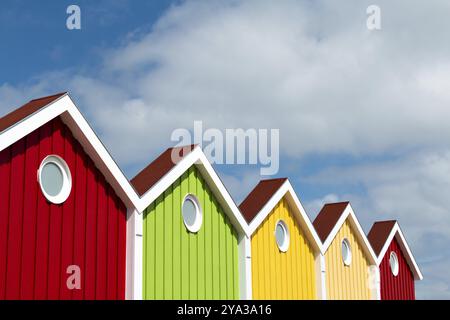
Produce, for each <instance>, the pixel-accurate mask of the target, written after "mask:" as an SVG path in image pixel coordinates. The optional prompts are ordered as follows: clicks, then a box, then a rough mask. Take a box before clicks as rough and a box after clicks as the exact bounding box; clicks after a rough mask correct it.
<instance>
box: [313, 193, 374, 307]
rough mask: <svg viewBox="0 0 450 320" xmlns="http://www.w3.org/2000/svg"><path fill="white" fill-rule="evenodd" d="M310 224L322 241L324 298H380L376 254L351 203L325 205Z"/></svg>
mask: <svg viewBox="0 0 450 320" xmlns="http://www.w3.org/2000/svg"><path fill="white" fill-rule="evenodd" d="M313 225H314V228H315V229H316V231H317V234H318V235H319V237H320V239H321V240H322V252H323V255H324V257H325V279H326V280H325V282H326V286H325V289H326V297H327V299H330V300H336V299H337V300H351V299H354V300H366V299H379V297H378V295H377V292H378V289H377V288H378V283H377V279H378V268H377V267H376V256H375V253H374V252H373V250H372V247H371V246H370V243H369V241H368V239H367V237H366V235H365V234H364V232H363V230H362V228H361V225H360V224H359V222H358V219H357V218H356V216H355V213H354V212H353V209H352V207H351V205H350V203H349V202H340V203H332V204H326V205H325V206H324V207H323V208H322V210H321V211H320V212H319V214H318V216H317V217H316V219H315V220H314V222H313Z"/></svg>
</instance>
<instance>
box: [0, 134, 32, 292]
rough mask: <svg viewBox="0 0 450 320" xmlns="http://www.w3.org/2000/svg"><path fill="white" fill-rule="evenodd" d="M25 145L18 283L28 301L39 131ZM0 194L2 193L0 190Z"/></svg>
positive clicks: (30, 136)
mask: <svg viewBox="0 0 450 320" xmlns="http://www.w3.org/2000/svg"><path fill="white" fill-rule="evenodd" d="M26 145H27V146H26V148H27V151H26V155H25V190H24V194H25V195H27V201H25V203H24V210H23V242H22V252H23V253H22V257H21V258H22V262H21V265H22V273H21V281H20V283H21V294H20V298H21V299H26V300H30V299H33V298H34V266H35V254H36V211H37V192H38V183H37V181H36V173H37V170H38V167H39V131H34V132H32V133H30V134H29V135H28V136H27V138H26ZM0 165H1V164H0ZM0 179H2V177H0ZM0 192H3V191H1V190H0ZM0 203H7V202H2V201H1V200H0ZM5 207H6V205H5ZM1 211H3V210H1ZM5 213H6V212H5ZM0 214H1V213H0ZM0 224H1V222H0ZM0 232H1V231H0ZM5 234H6V233H5ZM0 241H1V240H0ZM0 269H1V268H0ZM0 297H1V295H0Z"/></svg>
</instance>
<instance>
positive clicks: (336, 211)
mask: <svg viewBox="0 0 450 320" xmlns="http://www.w3.org/2000/svg"><path fill="white" fill-rule="evenodd" d="M347 219H349V222H350V225H351V226H352V229H353V230H354V232H355V236H356V238H357V239H358V240H359V243H360V245H361V246H362V249H363V251H364V252H365V253H366V256H367V257H368V259H369V261H370V262H371V263H373V264H376V260H377V258H376V255H375V252H374V251H373V249H372V246H371V245H370V242H369V240H368V239H367V237H366V234H365V233H364V231H363V229H362V227H361V224H360V223H359V221H358V219H357V218H356V215H355V212H354V211H353V208H352V206H351V205H350V202H338V203H328V204H325V205H324V207H323V208H322V210H320V213H319V214H318V215H317V217H316V219H315V220H314V222H313V225H314V227H315V228H316V231H317V232H318V233H319V232H320V233H319V234H320V235H321V236H320V237H321V240H322V252H323V253H325V252H326V251H327V250H328V248H329V247H330V245H331V243H332V242H333V240H334V238H335V237H336V235H337V233H338V232H339V230H340V229H341V227H342V225H343V224H344V223H345V221H347Z"/></svg>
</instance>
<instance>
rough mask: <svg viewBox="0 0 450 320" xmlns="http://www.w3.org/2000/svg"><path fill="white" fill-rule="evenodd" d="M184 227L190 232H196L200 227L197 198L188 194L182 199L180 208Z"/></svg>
mask: <svg viewBox="0 0 450 320" xmlns="http://www.w3.org/2000/svg"><path fill="white" fill-rule="evenodd" d="M181 211H182V215H183V221H184V225H185V226H186V228H187V229H188V230H189V231H190V232H194V233H195V232H198V230H200V227H201V226H202V219H203V218H202V209H201V207H200V204H199V202H198V200H197V198H196V197H195V196H194V195H192V194H188V195H186V197H184V200H183V206H182V210H181Z"/></svg>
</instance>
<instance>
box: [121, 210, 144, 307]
mask: <svg viewBox="0 0 450 320" xmlns="http://www.w3.org/2000/svg"><path fill="white" fill-rule="evenodd" d="M142 216H143V214H142V213H141V212H138V211H137V210H136V209H128V212H127V238H126V239H127V246H126V248H127V255H126V256H127V259H126V290H125V292H126V296H125V298H126V299H127V300H142V279H143V276H142V272H143V254H142V253H143V234H142V228H143V226H142V224H143V221H142V220H143V217H142Z"/></svg>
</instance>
